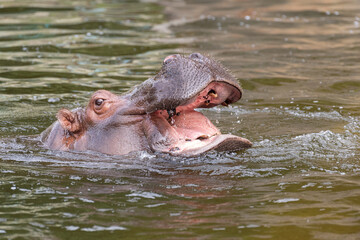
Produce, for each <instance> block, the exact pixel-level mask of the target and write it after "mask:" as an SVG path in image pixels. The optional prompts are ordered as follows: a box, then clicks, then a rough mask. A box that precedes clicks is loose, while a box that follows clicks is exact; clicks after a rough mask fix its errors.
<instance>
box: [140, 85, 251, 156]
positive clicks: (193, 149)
mask: <svg viewBox="0 0 360 240" xmlns="http://www.w3.org/2000/svg"><path fill="white" fill-rule="evenodd" d="M236 91H237V90H236V88H235V87H233V86H231V85H229V84H227V83H224V82H218V83H211V84H209V85H208V86H207V87H206V88H205V89H204V90H203V91H201V92H200V93H199V94H197V95H196V96H195V97H193V98H192V100H191V101H188V102H187V103H186V105H182V106H178V107H176V108H175V109H174V110H173V111H167V110H157V111H155V112H153V113H151V114H149V116H148V118H147V120H146V121H145V122H144V123H145V126H146V127H145V129H146V131H145V134H146V136H147V139H148V140H149V141H148V142H149V145H150V147H151V149H152V150H153V151H156V152H166V153H170V154H171V155H184V156H193V155H199V154H202V153H204V152H207V151H210V150H217V151H235V150H240V149H244V148H249V147H251V145H252V143H251V142H250V141H249V140H247V139H245V138H241V137H238V136H235V135H231V134H221V132H220V131H219V130H218V129H217V128H216V127H215V126H214V125H213V124H212V123H211V121H210V120H209V119H208V118H207V117H205V116H204V115H203V114H202V113H200V112H197V111H195V110H194V108H198V107H202V108H204V107H206V108H210V107H214V106H217V105H219V104H221V105H227V102H228V101H229V99H230V98H231V96H232V95H234V94H236Z"/></svg>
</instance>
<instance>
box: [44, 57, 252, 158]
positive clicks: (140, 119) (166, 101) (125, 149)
mask: <svg viewBox="0 0 360 240" xmlns="http://www.w3.org/2000/svg"><path fill="white" fill-rule="evenodd" d="M241 96H242V90H241V87H240V85H239V84H238V82H237V80H236V79H235V78H234V77H233V76H232V75H231V74H230V73H229V72H228V71H227V70H226V69H224V67H223V66H222V65H221V64H220V63H218V62H217V61H215V60H213V59H211V58H208V57H205V56H203V55H201V54H199V53H193V54H191V55H190V56H181V55H171V56H168V57H166V58H165V60H164V62H163V65H162V68H161V70H160V71H159V73H158V74H157V75H156V76H154V77H152V78H149V79H148V80H146V81H144V82H143V83H142V84H140V85H138V86H136V87H135V88H134V89H132V90H130V91H129V92H128V93H126V94H124V95H121V96H118V95H115V94H113V93H111V92H109V91H106V90H99V91H97V92H95V93H94V94H93V95H92V97H91V99H90V101H89V103H88V105H87V107H86V108H85V109H82V108H81V109H75V110H72V111H70V110H67V109H62V110H60V111H59V112H58V114H57V119H58V121H56V122H55V123H54V124H52V125H51V126H50V127H49V128H48V129H46V130H45V131H44V132H43V133H42V136H41V138H42V142H43V143H44V144H45V146H46V147H47V148H49V149H54V150H65V151H66V150H76V151H85V150H92V151H97V152H102V153H106V154H114V155H123V154H128V153H130V152H134V151H150V152H164V153H170V154H172V155H182V156H194V155H199V154H202V153H204V152H207V151H210V150H218V151H236V150H240V149H243V148H248V147H251V145H252V144H251V142H250V141H249V140H247V139H245V138H241V137H238V136H235V135H231V134H221V133H220V131H219V130H218V129H217V128H216V127H215V126H214V125H213V124H212V123H211V122H210V120H209V119H207V118H206V117H205V116H204V115H203V114H202V113H200V112H197V111H195V110H194V109H195V108H211V107H214V106H217V105H220V104H221V105H224V106H227V105H229V104H232V103H234V102H236V101H238V100H239V99H240V98H241Z"/></svg>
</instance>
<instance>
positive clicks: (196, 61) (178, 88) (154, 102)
mask: <svg viewBox="0 0 360 240" xmlns="http://www.w3.org/2000/svg"><path fill="white" fill-rule="evenodd" d="M211 82H225V83H228V84H230V85H232V86H234V87H236V88H237V89H238V90H239V91H240V98H241V95H242V89H241V87H240V85H239V84H238V82H237V80H236V79H235V77H234V76H232V75H231V74H230V72H229V71H228V70H227V69H225V68H224V67H223V66H222V65H221V64H220V63H219V62H217V61H216V60H214V59H211V58H209V57H205V56H203V55H201V54H199V53H193V54H191V55H190V56H181V55H179V54H176V55H172V56H169V57H167V58H166V59H165V60H164V63H163V66H162V68H161V70H160V71H159V73H158V74H157V75H156V76H155V77H153V78H149V79H148V80H146V81H145V82H143V83H142V84H140V85H138V86H137V87H136V88H135V89H134V90H133V91H132V92H131V93H130V95H131V97H130V99H131V100H132V101H134V102H135V103H136V105H138V106H145V111H146V112H147V113H151V112H154V111H155V110H159V109H165V110H172V109H175V108H176V107H177V106H182V105H184V104H186V103H187V102H188V101H190V100H191V99H192V98H193V97H194V96H195V95H196V94H198V93H199V92H200V91H201V90H203V89H204V88H205V87H206V86H207V85H208V84H210V83H211ZM240 98H239V99H240ZM239 99H236V100H235V101H233V102H236V101H238V100H239ZM233 102H229V104H231V103H233Z"/></svg>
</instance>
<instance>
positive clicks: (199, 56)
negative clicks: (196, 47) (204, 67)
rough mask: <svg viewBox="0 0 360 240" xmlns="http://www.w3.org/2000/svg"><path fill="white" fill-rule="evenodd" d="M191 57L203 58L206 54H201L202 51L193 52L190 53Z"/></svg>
mask: <svg viewBox="0 0 360 240" xmlns="http://www.w3.org/2000/svg"><path fill="white" fill-rule="evenodd" d="M190 58H192V59H194V58H197V59H202V58H204V56H203V55H201V54H200V53H192V54H190Z"/></svg>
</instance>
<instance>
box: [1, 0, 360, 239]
mask: <svg viewBox="0 0 360 240" xmlns="http://www.w3.org/2000/svg"><path fill="white" fill-rule="evenodd" d="M359 10H360V5H359V4H358V2H357V1H350V0H349V1H337V0H315V1H295V0H288V1H231V0H225V1H210V2H209V1H207V2H206V3H205V2H204V1H105V0H104V1H101V0H100V1H80V0H79V1H61V2H58V1H47V2H46V3H45V2H43V1H35V2H34V1H3V2H1V8H0V19H1V23H0V42H1V46H0V129H1V131H0V136H1V138H0V189H1V191H0V202H1V204H0V238H1V239H2V238H4V239H15V238H25V239H39V238H40V239H42V238H45V239H95V238H99V237H101V238H104V239H105V238H106V239H119V238H125V239H134V238H140V239H142V238H154V239H158V238H159V236H162V237H161V238H163V239H181V238H194V239H200V238H206V239H207V238H209V239H238V238H239V239H242V238H244V239H248V238H249V239H263V238H269V239H339V238H345V239H358V238H359V235H360V231H359V227H358V226H359V211H360V209H359V208H360V202H359V196H360V186H359V182H360V181H359V180H360V179H359V173H360V164H359V156H360V151H359V147H358V146H359V143H360V135H359V130H360V126H359V113H360V111H359V107H358V102H359V100H360V99H359V89H360V84H359V80H360V72H359V71H360V70H359V67H358V64H357V63H358V62H359V61H358V60H359V54H358V51H359V49H360V48H359V46H360V45H359V41H358V40H357V39H358V37H359V34H360V14H359ZM193 51H200V52H206V53H209V54H210V55H213V56H214V57H216V58H219V59H221V60H222V62H223V63H224V65H226V66H227V67H228V68H230V69H231V70H232V72H233V73H234V74H235V75H236V76H237V77H238V78H239V80H240V82H241V83H242V85H243V88H244V90H245V93H244V97H243V99H242V100H241V101H240V102H239V103H237V104H235V105H234V106H231V107H229V108H224V107H216V108H214V109H208V110H202V112H203V113H204V114H205V115H207V116H208V117H209V118H210V119H211V120H212V122H214V123H215V124H216V125H217V126H218V127H219V128H220V129H221V131H222V132H226V133H232V134H236V135H240V136H244V137H246V138H248V139H250V140H252V141H253V142H254V147H253V148H251V149H248V150H245V151H239V152H232V153H216V152H210V153H208V154H206V155H204V156H200V157H196V158H185V159H184V158H177V157H170V156H168V155H162V154H149V153H145V152H140V153H135V154H132V155H129V156H108V155H103V154H99V153H94V152H86V153H79V152H57V151H49V150H46V149H44V148H42V146H41V143H39V141H38V134H39V133H40V132H41V131H43V130H44V129H45V128H46V127H47V126H49V125H50V124H51V123H52V122H53V121H54V120H55V114H56V112H57V111H58V110H59V109H61V108H76V107H80V106H84V105H85V104H86V102H87V100H88V98H89V96H90V95H91V93H92V92H93V91H95V90H98V89H102V88H104V89H108V90H111V91H113V92H116V93H123V92H125V91H127V90H128V89H129V88H131V87H133V86H134V85H136V84H138V83H140V82H142V81H143V80H145V79H146V78H148V77H149V76H152V75H153V74H155V73H156V72H157V70H158V69H159V68H160V64H161V62H162V60H163V58H164V57H165V56H167V55H169V54H173V53H176V52H180V53H188V52H193Z"/></svg>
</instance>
